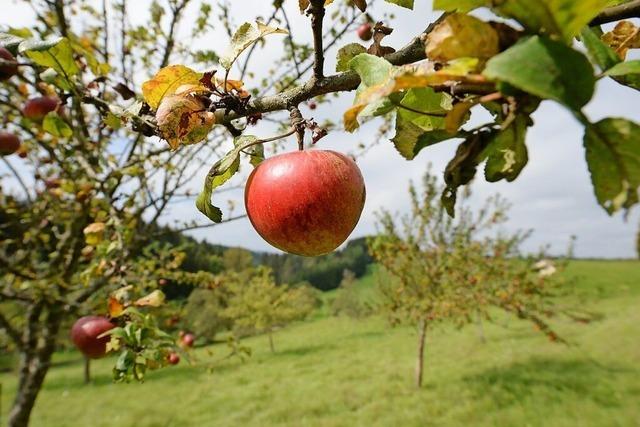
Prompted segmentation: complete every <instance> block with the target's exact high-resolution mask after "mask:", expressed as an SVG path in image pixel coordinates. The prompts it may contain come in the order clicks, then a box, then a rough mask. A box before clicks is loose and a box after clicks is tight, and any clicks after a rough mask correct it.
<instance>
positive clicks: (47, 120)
mask: <svg viewBox="0 0 640 427" xmlns="http://www.w3.org/2000/svg"><path fill="white" fill-rule="evenodd" d="M42 129H44V131H46V132H49V133H50V134H51V135H53V136H55V137H58V138H69V137H70V136H71V135H73V130H72V129H71V127H70V126H69V125H68V124H67V122H65V121H64V120H63V119H62V117H60V116H59V115H58V113H56V112H55V111H52V112H50V113H48V114H47V115H46V116H45V117H44V120H43V121H42Z"/></svg>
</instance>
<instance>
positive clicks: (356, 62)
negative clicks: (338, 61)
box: [349, 53, 393, 91]
mask: <svg viewBox="0 0 640 427" xmlns="http://www.w3.org/2000/svg"><path fill="white" fill-rule="evenodd" d="M349 68H350V69H351V70H353V71H355V72H356V73H358V75H359V76H360V86H359V87H358V91H360V90H362V88H363V87H364V88H366V87H369V86H374V85H377V84H379V83H382V82H384V81H385V80H386V79H387V78H388V77H389V74H390V73H391V70H393V65H391V63H390V62H389V61H387V60H386V59H384V58H380V57H378V56H375V55H370V54H368V53H362V54H360V55H357V56H355V57H354V58H353V59H352V60H351V61H349Z"/></svg>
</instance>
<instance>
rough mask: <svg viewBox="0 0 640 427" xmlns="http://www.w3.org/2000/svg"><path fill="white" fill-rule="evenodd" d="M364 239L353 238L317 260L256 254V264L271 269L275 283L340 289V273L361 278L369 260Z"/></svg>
mask: <svg viewBox="0 0 640 427" xmlns="http://www.w3.org/2000/svg"><path fill="white" fill-rule="evenodd" d="M365 240H366V239H365V238H360V239H354V240H351V241H349V242H348V243H347V245H346V247H345V248H344V249H342V250H339V251H335V252H333V253H330V254H327V255H323V256H320V257H313V258H309V257H301V256H296V255H290V254H266V253H265V254H260V255H259V257H258V263H259V264H262V265H266V266H268V267H269V268H270V269H272V270H273V272H274V275H275V277H276V281H277V282H278V283H298V282H309V283H310V284H311V286H313V287H315V288H317V289H320V290H322V291H328V290H331V289H335V288H337V287H338V286H340V281H341V280H342V274H343V271H344V270H350V271H352V272H353V273H354V274H355V275H356V277H361V276H362V275H363V274H365V273H366V271H367V266H369V265H370V264H371V262H372V258H371V256H370V255H369V252H368V250H367V245H366V242H365Z"/></svg>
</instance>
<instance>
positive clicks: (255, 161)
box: [246, 144, 264, 167]
mask: <svg viewBox="0 0 640 427" xmlns="http://www.w3.org/2000/svg"><path fill="white" fill-rule="evenodd" d="M246 151H247V153H249V163H251V164H252V165H253V166H254V167H255V166H258V165H259V164H260V163H262V161H263V160H264V145H262V144H256V145H252V146H251V147H249V148H248V149H247V150H246Z"/></svg>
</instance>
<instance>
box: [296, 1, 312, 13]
mask: <svg viewBox="0 0 640 427" xmlns="http://www.w3.org/2000/svg"><path fill="white" fill-rule="evenodd" d="M298 7H299V8H300V13H304V11H305V10H307V8H308V7H309V0H298Z"/></svg>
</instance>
